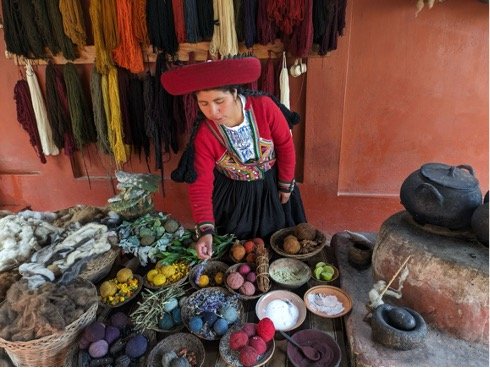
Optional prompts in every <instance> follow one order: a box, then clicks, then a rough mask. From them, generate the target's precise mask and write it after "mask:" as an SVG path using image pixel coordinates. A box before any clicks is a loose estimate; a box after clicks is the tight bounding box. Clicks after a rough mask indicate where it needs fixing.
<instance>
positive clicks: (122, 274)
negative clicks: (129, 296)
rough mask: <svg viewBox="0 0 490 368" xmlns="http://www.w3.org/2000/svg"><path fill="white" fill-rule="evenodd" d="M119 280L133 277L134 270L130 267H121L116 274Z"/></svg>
mask: <svg viewBox="0 0 490 368" xmlns="http://www.w3.org/2000/svg"><path fill="white" fill-rule="evenodd" d="M116 278H117V281H119V282H127V281H129V280H130V279H131V278H133V271H131V269H130V268H121V269H120V270H119V271H117V274H116Z"/></svg>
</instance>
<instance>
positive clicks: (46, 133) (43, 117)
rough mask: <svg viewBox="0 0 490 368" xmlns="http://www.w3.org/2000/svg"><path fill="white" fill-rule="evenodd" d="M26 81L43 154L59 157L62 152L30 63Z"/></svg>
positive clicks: (27, 65) (27, 67)
mask: <svg viewBox="0 0 490 368" xmlns="http://www.w3.org/2000/svg"><path fill="white" fill-rule="evenodd" d="M26 79H27V84H28V85H29V92H30V95H31V101H32V108H33V110H34V116H35V118H36V125H37V130H38V132H39V138H40V140H41V146H42V149H43V153H44V154H45V155H46V156H49V155H58V154H59V153H60V151H59V150H58V147H56V144H55V143H54V141H53V133H52V132H51V126H50V124H49V120H48V113H47V111H46V104H45V103H44V98H43V95H42V93H41V88H39V82H38V80H37V76H36V74H35V73H34V70H33V69H32V66H31V64H30V63H27V64H26Z"/></svg>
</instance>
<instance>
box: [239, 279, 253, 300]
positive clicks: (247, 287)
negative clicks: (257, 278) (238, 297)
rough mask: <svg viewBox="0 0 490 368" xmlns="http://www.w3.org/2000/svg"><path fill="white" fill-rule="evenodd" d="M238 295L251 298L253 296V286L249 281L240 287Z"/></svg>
mask: <svg viewBox="0 0 490 368" xmlns="http://www.w3.org/2000/svg"><path fill="white" fill-rule="evenodd" d="M240 293H241V294H243V295H247V296H251V295H254V294H255V286H254V284H252V283H251V282H250V281H245V282H244V283H243V285H242V286H241V287H240Z"/></svg>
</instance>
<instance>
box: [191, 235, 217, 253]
mask: <svg viewBox="0 0 490 368" xmlns="http://www.w3.org/2000/svg"><path fill="white" fill-rule="evenodd" d="M194 247H195V248H196V252H197V256H198V257H199V258H200V259H208V258H211V256H212V255H213V235H211V234H208V235H203V236H201V237H200V238H199V239H198V241H197V242H196V245H195V246H194Z"/></svg>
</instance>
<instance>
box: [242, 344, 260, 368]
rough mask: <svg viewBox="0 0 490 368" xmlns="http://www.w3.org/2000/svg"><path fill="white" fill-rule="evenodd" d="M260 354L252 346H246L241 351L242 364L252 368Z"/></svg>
mask: <svg viewBox="0 0 490 368" xmlns="http://www.w3.org/2000/svg"><path fill="white" fill-rule="evenodd" d="M258 357H259V354H257V351H256V350H255V349H254V348H253V347H251V346H248V345H247V346H244V347H243V348H242V350H240V363H242V365H243V366H245V367H252V366H254V365H255V364H256V363H257V359H258Z"/></svg>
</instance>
